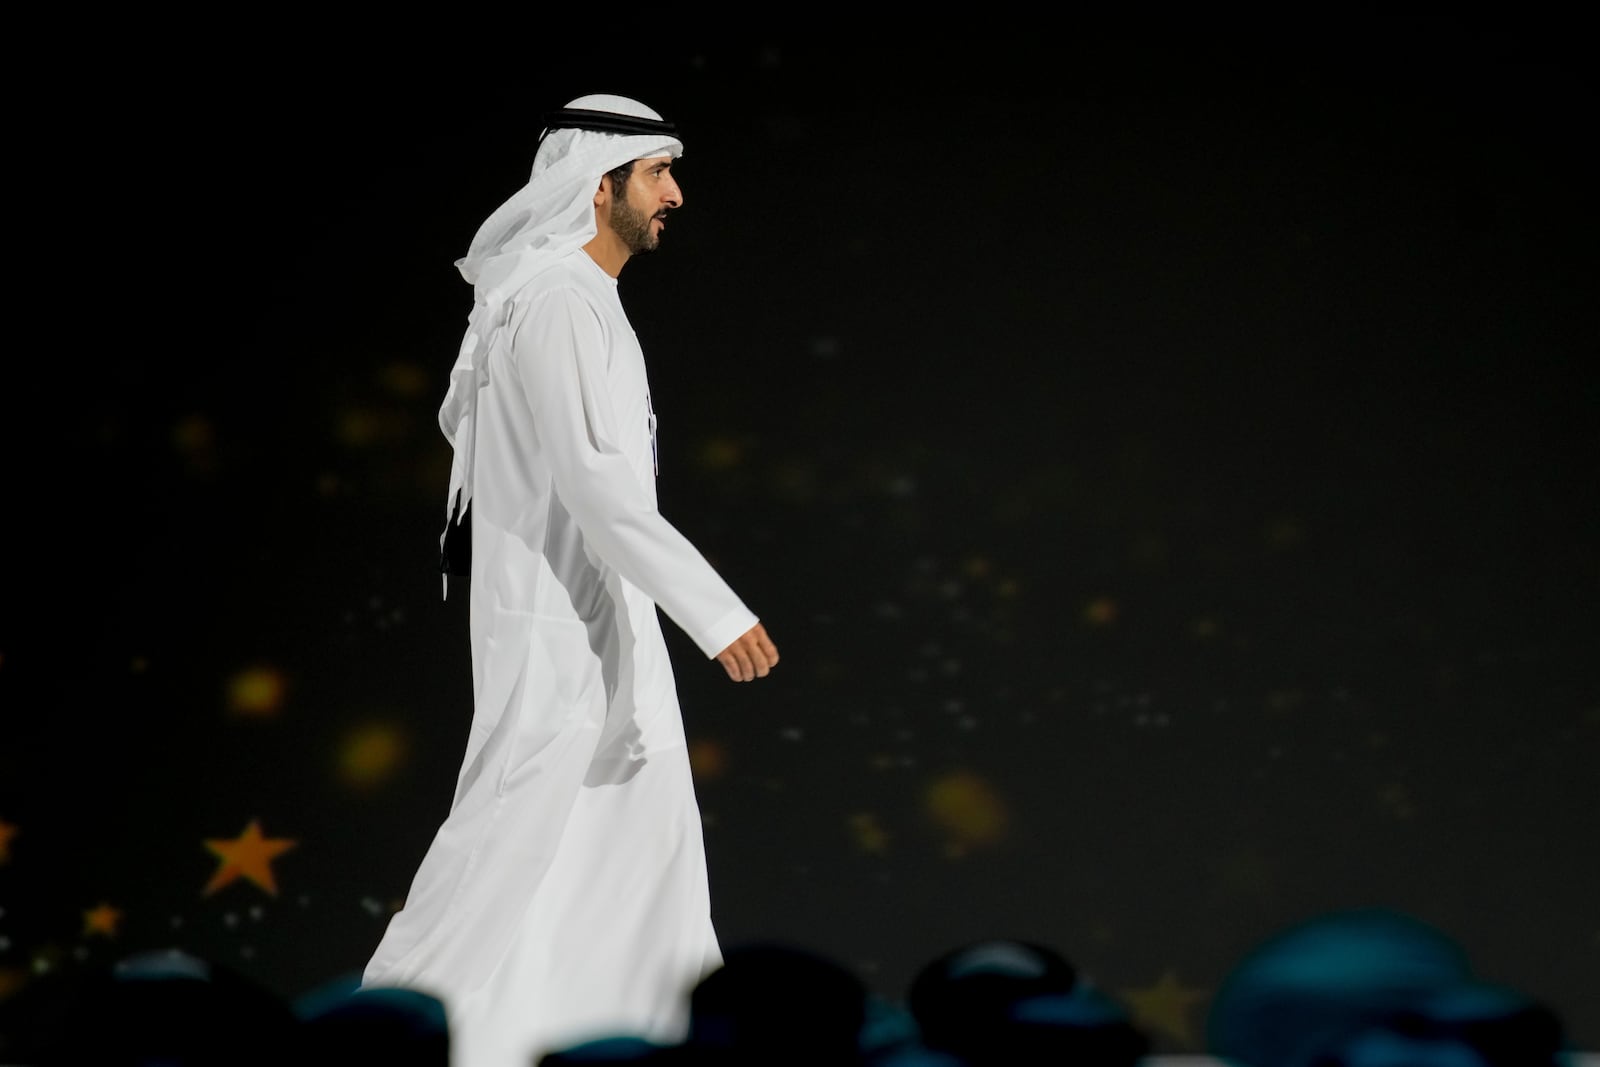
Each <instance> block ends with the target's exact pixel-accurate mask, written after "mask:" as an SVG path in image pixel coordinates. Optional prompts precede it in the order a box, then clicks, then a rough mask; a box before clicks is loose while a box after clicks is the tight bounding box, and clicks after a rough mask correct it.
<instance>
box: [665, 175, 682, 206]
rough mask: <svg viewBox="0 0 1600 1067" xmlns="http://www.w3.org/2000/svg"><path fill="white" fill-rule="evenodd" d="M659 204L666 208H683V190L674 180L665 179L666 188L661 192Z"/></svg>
mask: <svg viewBox="0 0 1600 1067" xmlns="http://www.w3.org/2000/svg"><path fill="white" fill-rule="evenodd" d="M661 202H662V203H663V204H666V205H667V206H668V207H682V206H683V189H682V188H681V187H679V185H678V180H677V179H676V178H668V179H667V187H666V188H665V189H663V190H662V191H661Z"/></svg>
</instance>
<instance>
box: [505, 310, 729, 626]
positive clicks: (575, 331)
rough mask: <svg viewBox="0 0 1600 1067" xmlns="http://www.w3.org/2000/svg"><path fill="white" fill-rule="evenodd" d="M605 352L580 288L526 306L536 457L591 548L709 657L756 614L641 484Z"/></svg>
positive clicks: (526, 381) (520, 351) (517, 358)
mask: <svg viewBox="0 0 1600 1067" xmlns="http://www.w3.org/2000/svg"><path fill="white" fill-rule="evenodd" d="M605 351H606V345H605V339H604V331H603V327H602V325H601V323H600V321H599V319H598V318H597V317H596V313H595V310H594V308H593V307H592V306H591V305H590V304H589V302H588V301H587V300H586V299H585V298H584V297H583V296H582V295H581V294H580V293H579V292H578V291H577V290H575V289H572V288H566V287H560V288H555V289H553V290H550V291H548V292H545V293H542V294H540V295H538V296H537V297H535V298H534V299H533V300H531V301H530V303H529V306H528V309H527V312H526V313H525V315H524V316H523V317H522V319H521V322H520V323H519V324H518V325H517V328H516V331H515V334H514V339H513V342H512V350H511V359H512V363H513V365H514V367H515V369H516V374H517V375H518V378H519V380H520V384H521V387H522V393H523V396H524V397H525V399H526V401H527V404H528V407H529V409H530V411H531V414H532V417H533V427H534V433H535V435H536V436H537V438H538V442H539V447H540V451H541V453H542V455H543V458H544V461H545V463H546V464H547V465H548V468H549V470H550V473H551V478H552V481H553V482H554V485H555V490H556V494H557V496H558V497H559V498H560V500H561V503H562V504H563V506H565V507H566V509H567V511H568V513H569V514H570V515H571V516H572V518H573V520H574V521H575V522H576V523H577V524H578V527H579V528H580V529H581V530H582V531H583V536H584V540H585V542H586V544H587V545H588V546H589V548H590V550H591V551H592V552H593V553H594V554H595V555H596V556H597V557H598V558H599V559H600V560H602V561H603V562H605V563H606V564H608V565H610V566H611V567H613V568H615V569H616V571H617V573H619V574H620V575H622V577H623V578H624V579H626V580H627V581H629V582H631V583H632V584H633V585H635V586H636V587H638V589H639V590H641V591H642V592H643V593H644V594H645V595H646V596H648V597H649V598H650V599H651V600H653V601H655V603H656V604H657V605H659V606H660V608H661V609H662V610H663V611H664V612H665V613H666V614H667V615H668V617H670V618H671V619H672V620H673V621H674V622H675V623H676V624H677V625H678V626H679V627H681V628H682V629H683V631H684V632H685V633H686V634H688V635H689V637H690V638H691V639H692V640H693V641H694V642H695V644H696V645H697V646H699V648H700V649H701V650H702V651H703V652H704V653H705V654H706V655H707V656H708V657H711V656H715V655H716V654H717V653H718V652H720V651H722V650H723V649H724V648H726V647H727V646H728V645H729V644H731V643H732V642H733V641H734V640H736V639H737V638H738V637H740V636H741V635H742V634H744V633H745V632H746V631H747V630H749V629H750V627H751V626H754V625H755V623H756V621H757V617H756V615H755V614H754V613H753V612H752V611H751V610H750V609H749V608H748V607H746V606H745V604H744V603H743V602H742V601H741V600H740V599H739V597H738V596H737V595H736V594H735V593H734V592H733V590H732V588H730V587H729V585H728V583H727V582H726V581H724V580H723V578H722V577H721V576H720V575H719V574H717V572H716V570H715V569H714V568H713V567H712V566H711V564H710V563H709V562H708V561H707V560H706V558H705V557H704V556H703V555H702V554H701V553H700V551H699V550H698V549H697V548H695V547H694V545H693V544H692V543H691V542H690V541H689V540H688V538H686V537H685V536H684V535H683V534H682V533H681V532H679V530H678V529H677V528H676V527H675V526H673V525H672V524H671V523H670V522H668V521H667V519H666V518H665V517H663V516H662V515H661V513H660V511H659V510H658V508H657V506H656V504H655V501H654V500H652V499H651V494H648V493H647V492H646V491H645V488H644V487H643V486H642V485H641V484H640V475H639V473H638V472H636V470H635V469H634V468H633V466H632V464H631V463H630V460H629V458H628V456H627V454H626V451H625V449H624V446H623V443H622V441H623V439H622V437H621V431H622V427H619V426H618V424H617V418H616V414H615V405H614V404H613V401H612V397H611V395H610V389H609V387H608V384H607V383H608V377H607V368H606V366H605ZM634 432H635V433H637V432H640V431H639V428H637V427H635V428H634Z"/></svg>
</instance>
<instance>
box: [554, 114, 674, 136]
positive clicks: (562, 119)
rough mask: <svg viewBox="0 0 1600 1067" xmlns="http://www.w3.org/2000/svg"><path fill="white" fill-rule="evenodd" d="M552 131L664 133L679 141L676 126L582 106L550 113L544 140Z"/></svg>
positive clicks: (658, 120)
mask: <svg viewBox="0 0 1600 1067" xmlns="http://www.w3.org/2000/svg"><path fill="white" fill-rule="evenodd" d="M551 130H593V131H594V132H595V133H662V134H666V135H667V136H668V137H671V138H672V139H673V140H677V137H678V127H677V125H676V124H674V123H671V122H666V121H664V120H662V119H644V118H639V117H638V116H637V115H622V114H618V113H617V112H615V111H591V110H589V109H588V108H581V107H563V108H558V109H556V110H555V111H551V112H548V113H547V114H546V115H545V117H544V131H543V132H542V133H540V134H539V140H540V141H543V140H544V137H545V134H547V133H549V132H550V131H551Z"/></svg>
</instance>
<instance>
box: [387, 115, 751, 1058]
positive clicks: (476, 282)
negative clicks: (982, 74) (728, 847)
mask: <svg viewBox="0 0 1600 1067" xmlns="http://www.w3.org/2000/svg"><path fill="white" fill-rule="evenodd" d="M682 151H683V146H682V144H681V142H680V141H679V140H678V136H677V131H676V129H675V127H674V126H673V125H672V124H670V123H668V122H666V121H664V120H663V119H662V118H661V116H660V115H659V114H657V113H656V112H655V111H653V110H651V109H650V108H648V107H645V106H644V105H643V104H641V103H639V102H638V101H635V100H630V99H628V98H625V97H620V96H611V95H604V94H602V95H595V96H584V97H579V98H578V99H576V100H573V101H571V102H570V103H568V104H567V105H566V107H564V108H562V109H560V110H558V111H556V112H553V113H552V114H551V115H550V116H548V117H547V119H546V123H545V130H544V133H543V134H542V136H541V140H540V144H539V147H538V150H537V152H536V154H535V158H534V163H533V171H532V176H531V178H530V180H529V181H528V183H527V185H525V186H524V187H523V188H522V189H521V190H520V191H518V192H517V193H516V194H514V195H513V196H512V197H511V199H510V200H508V201H507V202H506V203H505V204H504V205H502V206H501V207H500V209H499V210H497V211H496V212H495V213H494V214H493V215H491V216H490V217H489V219H488V220H487V221H486V222H485V223H484V224H483V226H482V227H481V228H480V229H479V231H478V234H477V236H476V237H475V239H474V240H473V243H472V246H471V249H470V251H469V252H468V254H467V255H466V256H465V257H464V258H463V259H461V260H459V261H458V262H457V264H456V265H457V267H458V268H459V270H460V271H461V273H462V276H463V277H464V278H466V280H467V281H468V282H470V283H472V284H473V287H474V294H475V301H474V307H473V311H472V314H471V316H470V318H469V322H468V329H467V331H466V335H465V337H464V338H463V341H462V346H461V351H460V354H459V356H458V358H457V361H456V365H455V368H454V370H453V371H452V373H451V378H450V386H449V389H448V391H447V394H446V397H445V400H444V404H443V406H442V407H441V409H440V412H439V419H440V425H441V427H442V429H443V430H444V433H445V436H446V437H447V438H448V439H449V441H450V444H451V446H452V447H453V449H454V454H455V459H454V464H453V467H452V471H451V483H450V493H449V504H448V508H447V513H448V514H449V515H450V517H451V518H450V522H451V524H452V525H450V526H447V538H449V537H452V536H453V537H454V538H457V539H459V538H463V537H466V536H469V535H470V583H469V597H470V606H469V616H470V630H471V645H472V666H473V695H474V713H473V720H472V726H471V730H470V733H469V735H468V738H467V744H466V751H465V754H464V757H463V760H462V764H461V770H460V773H459V777H458V780H457V784H456V792H455V797H454V800H453V802H452V806H451V809H450V812H449V815H448V816H447V817H446V818H445V820H444V823H443V824H442V825H441V826H440V827H439V829H438V831H437V833H436V834H435V837H434V839H433V842H432V844H431V845H430V847H429V849H428V852H427V854H426V856H425V857H424V859H423V861H422V863H421V865H420V867H419V869H418V870H417V872H416V875H415V877H414V879H413V882H412V885H411V889H410V892H409V894H408V895H407V898H406V903H405V906H404V908H403V909H402V910H400V911H399V912H397V913H396V914H395V915H394V916H393V917H392V918H391V920H390V923H389V926H388V928H387V930H386V931H385V934H384V936H383V939H382V941H381V942H380V944H379V945H378V947H377V950H376V951H375V952H374V954H373V956H372V958H371V960H370V962H369V963H368V965H367V968H366V971H365V975H364V979H363V988H370V987H374V986H403V987H407V988H412V989H418V990H421V991H424V992H428V993H432V994H434V995H435V996H438V997H439V998H440V999H441V1000H442V1001H444V1003H445V1005H446V1008H447V1011H448V1013H449V1018H450V1025H451V1031H452V1043H453V1057H452V1062H453V1063H454V1064H456V1065H458V1067H513V1065H515V1067H527V1064H529V1063H532V1062H535V1058H534V1057H536V1056H537V1055H539V1054H541V1053H542V1052H544V1051H547V1050H549V1049H552V1048H559V1047H564V1046H566V1045H570V1044H573V1043H576V1042H578V1041H582V1040H586V1039H588V1038H591V1037H596V1036H605V1035H609V1034H621V1033H626V1034H633V1035H638V1036H644V1037H648V1038H651V1039H653V1040H659V1041H675V1040H677V1039H678V1038H680V1037H681V1036H682V1034H683V1030H684V1027H685V1026H686V1024H687V1014H686V1013H687V996H688V992H689V990H690V989H691V988H692V987H693V985H694V984H695V983H696V982H698V981H699V980H700V979H701V978H702V977H704V976H705V975H706V974H708V973H709V972H710V971H712V970H714V969H716V968H717V967H718V966H719V965H720V964H721V960H722V957H721V953H720V950H719V948H718V944H717V939H716V935H715V932H714V931H713V929H712V924H711V918H710V900H709V892H708V886H707V876H706V861H705V851H704V844H703V840H702V835H701V825H700V816H699V809H698V806H697V803H696V800H695V796H694V789H693V782H692V778H691V775H690V769H689V761H688V754H687V749H686V746H685V739H684V729H683V720H682V715H681V712H680V709H679V705H678V698H677V693H676V688H675V682H674V678H673V673H672V665H671V663H670V662H669V660H668V653H667V647H666V643H665V639H664V637H663V634H662V630H661V624H660V617H659V614H658V608H659V609H660V611H661V612H663V613H665V614H666V615H667V616H669V617H670V619H671V620H672V621H673V622H674V623H675V624H677V625H678V626H679V627H681V628H682V629H683V631H684V632H685V633H686V634H688V635H689V637H690V638H692V639H693V641H694V642H695V644H696V645H697V646H698V647H699V648H700V649H701V650H703V651H704V653H705V655H706V656H707V658H708V659H709V658H715V659H716V660H717V661H718V662H719V663H720V664H721V666H722V668H723V669H724V670H725V671H726V673H727V674H728V677H729V678H731V679H733V680H735V681H742V682H747V681H752V680H754V679H757V678H763V677H766V676H767V674H768V673H769V672H770V671H771V670H772V668H773V667H774V666H775V665H776V664H777V662H778V651H777V649H776V647H775V646H774V645H773V643H772V641H771V639H770V638H769V637H768V635H767V632H766V630H765V628H764V626H763V625H762V623H761V622H760V620H759V619H758V618H757V617H756V615H755V614H754V613H753V612H752V611H751V610H750V609H749V608H748V607H746V606H745V604H744V603H743V601H741V600H740V599H739V597H738V596H736V595H735V594H734V592H733V591H732V589H730V588H729V586H728V584H727V583H726V582H725V581H724V580H723V579H722V578H721V577H720V576H719V575H718V574H717V573H716V572H715V570H713V568H712V567H711V565H710V564H709V563H708V562H707V561H706V559H705V558H704V557H703V556H702V555H701V553H700V552H699V551H698V550H697V549H696V548H695V547H694V546H693V545H692V544H691V543H690V542H689V541H688V540H687V539H686V538H685V537H684V536H683V535H682V534H681V533H680V532H679V531H678V530H677V529H676V528H675V527H673V526H672V525H671V524H670V523H669V522H668V521H667V520H666V519H665V518H664V517H663V516H662V515H661V513H660V511H659V510H658V509H657V503H656V491H655V475H656V462H655V459H656V456H655V430H656V417H655V412H654V409H653V407H652V405H651V402H650V386H649V381H648V378H647V375H646V368H645V361H644V356H643V353H642V351H641V349H640V346H639V342H638V340H637V338H636V337H635V336H634V333H633V330H632V328H631V327H630V326H629V323H628V318H627V315H626V314H625V313H624V311H623V308H622V304H621V302H620V300H619V298H618V293H617V277H618V275H619V274H620V273H621V271H622V268H623V266H624V265H626V264H627V262H628V260H629V259H630V258H631V257H633V256H635V255H638V254H641V253H645V252H648V251H651V250H653V249H655V248H656V247H657V246H658V244H659V243H660V241H661V235H662V233H663V231H664V229H665V228H666V226H667V224H668V219H669V217H670V215H671V213H672V212H673V211H675V210H676V209H677V208H678V207H681V206H682V204H683V192H682V190H681V189H680V188H679V186H678V184H677V180H676V178H675V177H674V175H673V172H672V164H673V161H674V160H675V159H677V158H678V157H679V156H680V155H681V153H682ZM469 505H470V509H471V510H470V523H467V524H462V523H461V520H462V519H463V517H465V516H466V515H467V514H468V507H469ZM455 554H456V556H457V557H458V558H459V556H460V554H461V553H460V551H459V550H457V552H456V553H455ZM445 581H446V582H448V581H449V578H448V576H447V577H446V579H445Z"/></svg>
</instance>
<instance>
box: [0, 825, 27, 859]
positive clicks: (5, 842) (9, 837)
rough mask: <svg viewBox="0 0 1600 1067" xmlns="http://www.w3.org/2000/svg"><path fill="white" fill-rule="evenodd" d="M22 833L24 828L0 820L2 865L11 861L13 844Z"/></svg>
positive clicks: (0, 855)
mask: <svg viewBox="0 0 1600 1067" xmlns="http://www.w3.org/2000/svg"><path fill="white" fill-rule="evenodd" d="M21 832H22V827H20V826H17V825H16V824H14V823H9V822H6V821H5V820H4V819H0V864H4V863H9V862H10V861H11V842H12V841H13V840H14V839H15V838H16V836H17V835H18V834H20V833H21Z"/></svg>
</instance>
